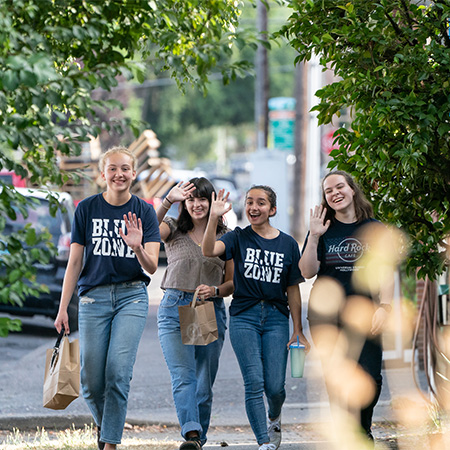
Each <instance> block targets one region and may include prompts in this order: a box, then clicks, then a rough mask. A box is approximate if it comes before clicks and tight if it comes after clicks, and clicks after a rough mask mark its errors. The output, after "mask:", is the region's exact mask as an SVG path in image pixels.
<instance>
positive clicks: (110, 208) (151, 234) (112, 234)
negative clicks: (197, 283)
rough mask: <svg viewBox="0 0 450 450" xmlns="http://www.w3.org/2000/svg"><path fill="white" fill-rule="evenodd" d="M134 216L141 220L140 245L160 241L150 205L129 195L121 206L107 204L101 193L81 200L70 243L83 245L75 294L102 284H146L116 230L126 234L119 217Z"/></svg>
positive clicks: (130, 251) (123, 224)
mask: <svg viewBox="0 0 450 450" xmlns="http://www.w3.org/2000/svg"><path fill="white" fill-rule="evenodd" d="M129 212H131V213H135V214H136V216H137V217H138V218H140V219H141V221H142V229H143V236H142V244H145V243H146V242H160V236H159V225H158V219H157V217H156V213H155V210H154V209H153V206H151V205H149V204H148V203H146V202H145V201H144V200H142V199H140V198H139V197H136V196H135V195H132V196H131V199H130V200H129V201H128V202H127V203H125V204H124V205H120V206H114V205H111V204H109V203H108V202H107V201H106V200H105V199H104V198H103V194H97V195H93V196H91V197H88V198H86V199H85V200H83V201H81V202H80V203H79V205H78V206H77V209H76V210H75V217H74V220H73V227H72V239H71V242H72V243H77V244H80V245H83V246H84V266H83V270H82V271H81V274H80V278H79V279H78V295H80V296H81V295H83V294H85V293H86V292H87V291H88V290H89V289H92V288H93V287H96V286H101V285H104V284H114V283H124V282H126V281H139V280H141V281H144V282H145V283H146V284H148V283H149V282H150V278H149V277H148V276H147V275H146V274H145V273H144V271H143V269H142V267H141V265H140V263H139V261H138V259H137V258H136V255H135V254H134V252H133V251H132V250H131V248H129V247H128V246H127V245H126V244H125V242H124V240H123V239H122V238H121V237H120V234H119V229H120V228H122V229H123V230H124V231H125V234H126V226H125V222H124V220H123V215H124V214H128V213H129Z"/></svg>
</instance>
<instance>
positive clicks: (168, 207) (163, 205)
mask: <svg viewBox="0 0 450 450" xmlns="http://www.w3.org/2000/svg"><path fill="white" fill-rule="evenodd" d="M161 206H162V207H163V208H164V209H167V211H169V209H170V206H166V205H165V204H164V201H163V202H162V203H161Z"/></svg>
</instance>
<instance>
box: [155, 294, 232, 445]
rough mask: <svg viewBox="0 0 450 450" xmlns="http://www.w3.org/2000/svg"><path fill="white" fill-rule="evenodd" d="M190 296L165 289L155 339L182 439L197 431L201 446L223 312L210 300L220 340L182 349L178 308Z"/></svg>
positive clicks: (222, 329)
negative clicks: (212, 304) (168, 379)
mask: <svg viewBox="0 0 450 450" xmlns="http://www.w3.org/2000/svg"><path fill="white" fill-rule="evenodd" d="M193 295H194V294H193V293H192V292H183V291H179V290H178V289H166V292H165V293H164V297H163V299H162V300H161V303H160V305H159V309H158V336H159V342H160V343H161V348H162V351H163V354H164V358H165V359H166V363H167V367H168V369H169V372H170V377H171V380H172V394H173V400H174V402H175V408H176V411H177V416H178V421H179V423H180V426H181V435H182V436H183V438H186V434H187V433H188V432H189V431H198V433H199V435H200V439H201V441H202V445H203V444H204V443H205V442H206V433H207V431H208V428H209V421H210V418H211V407H212V399H213V392H212V387H213V384H214V380H215V379H216V374H217V370H218V368H219V357H220V353H221V351H222V347H223V341H224V339H225V330H226V312H225V305H224V301H223V299H222V298H215V299H213V300H212V301H214V309H215V312H216V321H217V328H218V331H219V338H218V339H217V340H216V341H214V342H211V343H210V344H208V345H184V344H183V343H182V342H181V332H180V319H179V316H178V306H183V305H188V304H189V303H190V302H191V301H192V297H193Z"/></svg>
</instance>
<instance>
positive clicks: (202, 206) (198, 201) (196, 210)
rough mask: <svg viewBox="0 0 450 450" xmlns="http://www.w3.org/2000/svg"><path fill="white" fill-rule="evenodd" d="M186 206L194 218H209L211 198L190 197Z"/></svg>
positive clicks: (185, 203) (186, 201)
mask: <svg viewBox="0 0 450 450" xmlns="http://www.w3.org/2000/svg"><path fill="white" fill-rule="evenodd" d="M184 206H185V208H186V210H187V212H188V213H189V215H190V216H191V218H192V220H201V219H207V218H208V214H209V200H208V199H207V198H206V197H193V196H192V195H191V196H190V197H188V198H187V199H186V200H185V202H184Z"/></svg>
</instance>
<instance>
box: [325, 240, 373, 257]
mask: <svg viewBox="0 0 450 450" xmlns="http://www.w3.org/2000/svg"><path fill="white" fill-rule="evenodd" d="M367 245H368V244H362V243H361V242H360V241H359V240H358V239H355V238H347V239H344V240H343V241H342V242H341V243H340V244H338V245H330V247H329V248H328V252H329V253H332V254H334V255H335V256H338V257H339V259H340V260H342V261H344V262H346V263H354V262H355V261H358V259H359V258H361V256H362V255H363V253H364V251H366V250H367Z"/></svg>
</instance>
